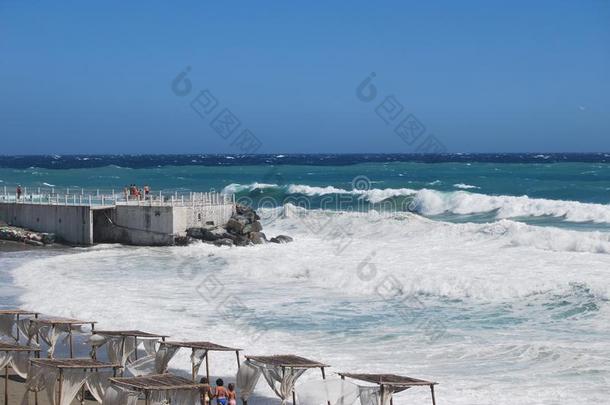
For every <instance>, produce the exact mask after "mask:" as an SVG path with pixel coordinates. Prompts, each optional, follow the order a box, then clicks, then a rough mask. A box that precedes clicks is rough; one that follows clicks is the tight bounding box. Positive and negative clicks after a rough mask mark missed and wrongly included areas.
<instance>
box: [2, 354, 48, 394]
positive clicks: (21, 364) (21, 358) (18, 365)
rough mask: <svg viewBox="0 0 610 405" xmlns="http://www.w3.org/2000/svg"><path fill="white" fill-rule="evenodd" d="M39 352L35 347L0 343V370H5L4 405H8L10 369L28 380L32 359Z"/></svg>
mask: <svg viewBox="0 0 610 405" xmlns="http://www.w3.org/2000/svg"><path fill="white" fill-rule="evenodd" d="M39 351H40V349H37V348H35V347H30V346H22V345H19V344H16V343H6V342H0V368H4V405H8V368H9V367H12V368H13V370H15V372H16V373H17V374H18V375H19V376H21V377H23V378H26V377H27V375H28V368H29V365H30V357H31V356H32V355H36V354H37V353H38V352H39Z"/></svg>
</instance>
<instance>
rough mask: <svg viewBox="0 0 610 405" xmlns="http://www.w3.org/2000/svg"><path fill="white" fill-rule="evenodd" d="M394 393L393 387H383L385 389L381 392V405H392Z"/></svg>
mask: <svg viewBox="0 0 610 405" xmlns="http://www.w3.org/2000/svg"><path fill="white" fill-rule="evenodd" d="M393 392H394V388H393V387H388V386H387V385H384V386H383V389H382V390H381V405H390V401H391V400H392V393H393Z"/></svg>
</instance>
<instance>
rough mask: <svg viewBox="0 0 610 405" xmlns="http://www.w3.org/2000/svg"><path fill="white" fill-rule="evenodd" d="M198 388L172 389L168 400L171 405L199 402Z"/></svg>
mask: <svg viewBox="0 0 610 405" xmlns="http://www.w3.org/2000/svg"><path fill="white" fill-rule="evenodd" d="M199 398H200V396H199V391H198V390H172V391H170V393H169V400H170V403H171V404H172V405H195V404H198V403H199Z"/></svg>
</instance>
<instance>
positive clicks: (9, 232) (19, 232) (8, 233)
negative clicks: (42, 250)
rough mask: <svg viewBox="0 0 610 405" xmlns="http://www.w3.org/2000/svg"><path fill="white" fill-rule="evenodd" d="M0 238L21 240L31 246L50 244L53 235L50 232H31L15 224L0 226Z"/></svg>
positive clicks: (53, 241)
mask: <svg viewBox="0 0 610 405" xmlns="http://www.w3.org/2000/svg"><path fill="white" fill-rule="evenodd" d="M0 239H3V240H10V241H15V242H23V243H26V244H28V245H32V246H44V245H52V244H53V243H55V235H54V234H52V233H43V232H33V231H30V230H27V229H23V228H18V227H16V226H8V225H2V226H0Z"/></svg>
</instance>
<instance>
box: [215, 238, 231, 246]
mask: <svg viewBox="0 0 610 405" xmlns="http://www.w3.org/2000/svg"><path fill="white" fill-rule="evenodd" d="M212 243H214V245H216V246H233V240H232V239H229V238H220V239H216V240H215V241H214V242H212Z"/></svg>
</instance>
